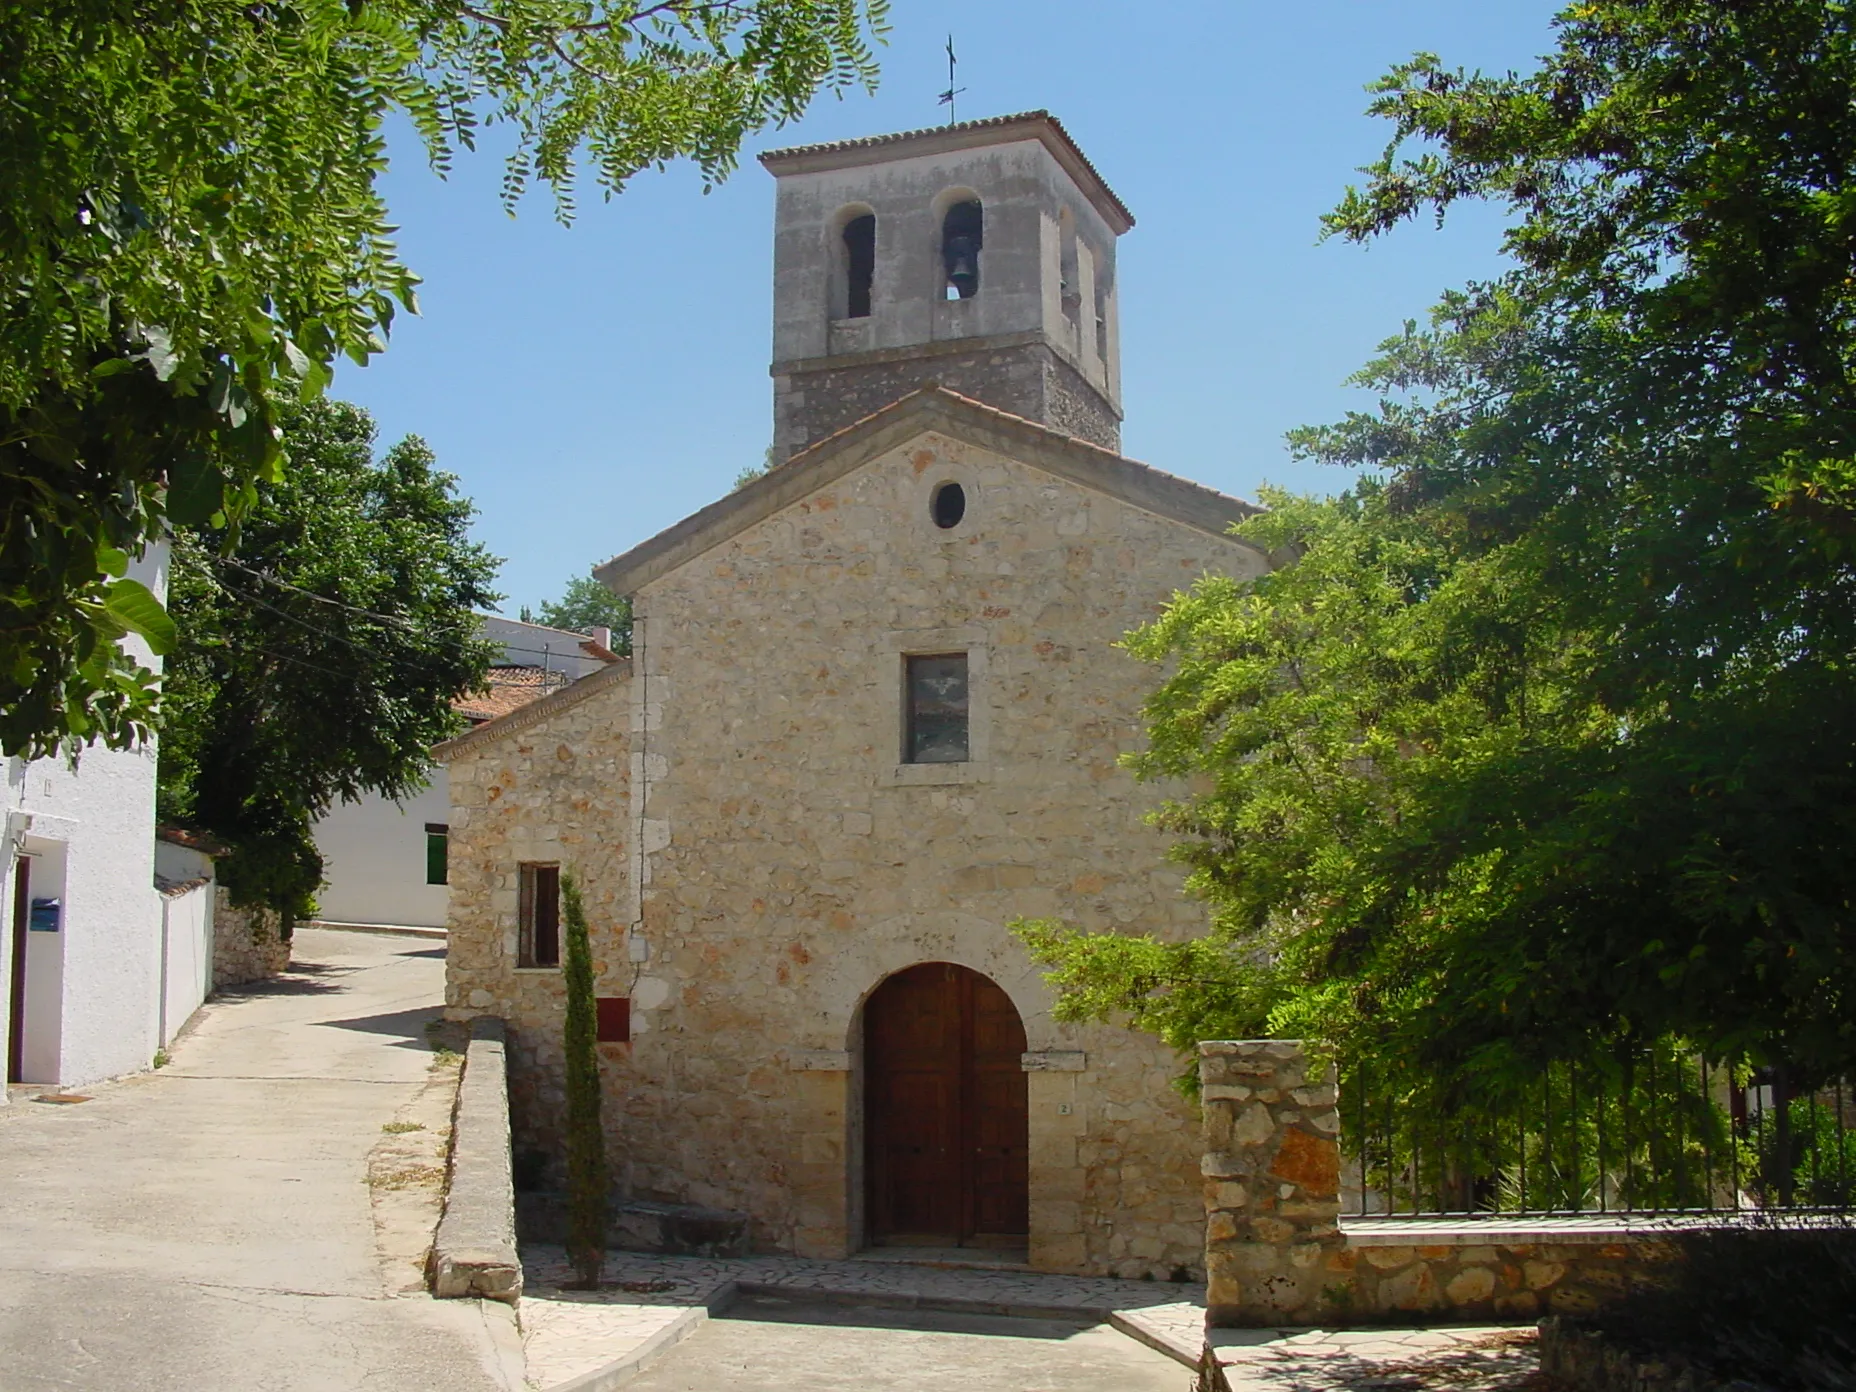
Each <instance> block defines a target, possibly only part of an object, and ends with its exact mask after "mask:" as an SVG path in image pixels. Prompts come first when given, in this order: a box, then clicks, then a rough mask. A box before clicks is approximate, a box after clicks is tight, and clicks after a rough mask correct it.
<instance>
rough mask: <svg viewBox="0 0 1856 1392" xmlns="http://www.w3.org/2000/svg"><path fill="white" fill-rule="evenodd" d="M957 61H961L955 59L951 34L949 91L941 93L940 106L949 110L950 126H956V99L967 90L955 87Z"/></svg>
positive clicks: (948, 52)
mask: <svg viewBox="0 0 1856 1392" xmlns="http://www.w3.org/2000/svg"><path fill="white" fill-rule="evenodd" d="M957 61H959V60H957V59H956V58H955V57H954V36H953V35H952V34H949V35H948V36H947V90H946V91H945V92H943V93H941V102H940V104H941V105H942V106H945V107H946V108H947V123H948V125H950V126H951V125H953V124H954V98H955V97H957V96H959V95H960V94H961V93H962V92H964V91H966V90H967V89H966V88H965V87H956V86H955V85H954V64H955V63H956V62H957Z"/></svg>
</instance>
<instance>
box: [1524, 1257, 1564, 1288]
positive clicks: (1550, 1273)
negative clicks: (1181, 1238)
mask: <svg viewBox="0 0 1856 1392" xmlns="http://www.w3.org/2000/svg"><path fill="white" fill-rule="evenodd" d="M1565 1274H1566V1268H1565V1266H1564V1265H1563V1264H1562V1263H1560V1262H1550V1261H1530V1262H1522V1263H1521V1275H1522V1278H1523V1279H1524V1280H1525V1281H1526V1282H1527V1288H1528V1289H1529V1290H1531V1291H1543V1290H1547V1289H1550V1288H1551V1287H1553V1286H1556V1285H1558V1284H1559V1281H1560V1278H1561V1277H1562V1276H1564V1275H1565Z"/></svg>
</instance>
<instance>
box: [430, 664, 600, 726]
mask: <svg viewBox="0 0 1856 1392" xmlns="http://www.w3.org/2000/svg"><path fill="white" fill-rule="evenodd" d="M572 680H573V678H571V677H569V676H568V675H567V673H565V672H554V671H549V670H548V669H547V668H545V667H528V666H508V667H492V668H491V669H490V670H489V673H488V675H487V676H486V677H485V679H484V686H483V689H482V690H480V691H473V692H470V693H469V694H468V695H464V696H460V697H458V698H457V700H455V701H453V702H452V703H451V709H453V710H454V711H456V712H457V713H458V714H459V715H461V716H463V717H464V718H465V719H466V720H468V721H471V722H472V723H473V724H481V723H482V722H483V721H486V720H495V719H496V718H497V717H498V716H503V715H508V714H509V713H510V712H511V711H514V710H520V709H521V708H522V707H523V706H526V705H528V704H529V702H531V701H538V700H540V699H541V698H542V697H543V696H546V695H547V694H548V693H549V692H550V691H559V690H560V689H561V688H562V687H564V686H566V685H567V684H568V683H569V682H570V681H572Z"/></svg>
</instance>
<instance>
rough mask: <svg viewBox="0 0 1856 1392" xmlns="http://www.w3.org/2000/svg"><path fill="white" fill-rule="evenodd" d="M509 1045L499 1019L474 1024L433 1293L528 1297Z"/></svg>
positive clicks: (437, 1240)
mask: <svg viewBox="0 0 1856 1392" xmlns="http://www.w3.org/2000/svg"><path fill="white" fill-rule="evenodd" d="M505 1043H506V1031H505V1030H504V1027H503V1022H502V1021H501V1020H498V1019H496V1018H494V1017H492V1016H479V1017H478V1018H477V1019H475V1020H472V1021H471V1025H470V1044H469V1045H468V1047H467V1049H466V1052H465V1054H464V1077H463V1078H462V1080H461V1081H460V1082H459V1084H458V1104H457V1113H456V1115H455V1116H454V1117H453V1118H452V1125H451V1168H450V1173H449V1174H448V1175H447V1177H446V1184H445V1216H444V1217H443V1218H441V1219H439V1222H438V1231H437V1233H436V1234H435V1235H434V1236H433V1239H432V1257H431V1265H432V1294H434V1295H436V1296H438V1297H439V1298H441V1299H456V1298H459V1297H466V1296H480V1297H482V1298H483V1299H485V1300H504V1301H508V1302H509V1303H511V1304H514V1303H515V1302H516V1301H517V1300H519V1299H520V1298H521V1296H522V1260H521V1258H520V1257H519V1256H517V1254H516V1191H515V1183H514V1180H513V1174H512V1170H511V1164H510V1151H509V1075H508V1063H507V1059H506V1057H505Z"/></svg>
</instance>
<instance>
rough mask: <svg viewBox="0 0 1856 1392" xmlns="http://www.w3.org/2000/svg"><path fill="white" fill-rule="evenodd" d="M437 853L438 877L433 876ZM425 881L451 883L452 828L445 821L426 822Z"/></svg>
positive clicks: (436, 883) (439, 883) (432, 883)
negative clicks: (433, 863) (435, 854)
mask: <svg viewBox="0 0 1856 1392" xmlns="http://www.w3.org/2000/svg"><path fill="white" fill-rule="evenodd" d="M434 851H436V853H437V861H438V878H437V879H433V878H432V861H433V853H434ZM425 882H426V883H427V884H428V885H448V884H450V883H451V828H450V826H449V825H447V824H446V823H444V822H427V823H426V824H425Z"/></svg>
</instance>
